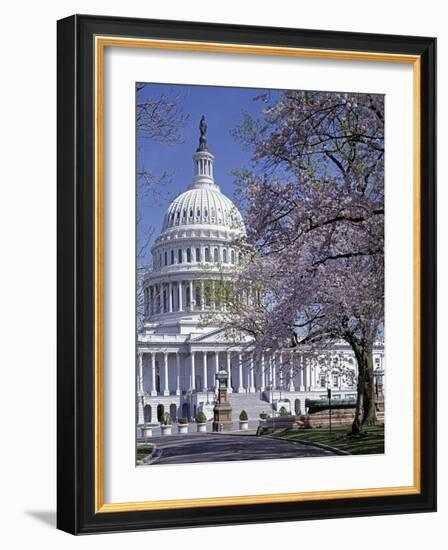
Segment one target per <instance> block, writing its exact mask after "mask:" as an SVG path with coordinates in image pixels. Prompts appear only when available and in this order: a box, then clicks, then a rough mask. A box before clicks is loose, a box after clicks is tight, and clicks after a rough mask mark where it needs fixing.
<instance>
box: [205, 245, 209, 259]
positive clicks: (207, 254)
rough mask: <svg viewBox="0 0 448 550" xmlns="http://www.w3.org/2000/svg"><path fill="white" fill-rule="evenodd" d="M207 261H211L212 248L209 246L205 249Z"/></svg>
mask: <svg viewBox="0 0 448 550" xmlns="http://www.w3.org/2000/svg"><path fill="white" fill-rule="evenodd" d="M205 261H206V262H209V261H210V249H209V248H206V249H205Z"/></svg>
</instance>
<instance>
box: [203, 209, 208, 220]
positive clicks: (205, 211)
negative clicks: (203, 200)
mask: <svg viewBox="0 0 448 550" xmlns="http://www.w3.org/2000/svg"><path fill="white" fill-rule="evenodd" d="M207 216H208V211H207V208H204V218H206V217H207Z"/></svg>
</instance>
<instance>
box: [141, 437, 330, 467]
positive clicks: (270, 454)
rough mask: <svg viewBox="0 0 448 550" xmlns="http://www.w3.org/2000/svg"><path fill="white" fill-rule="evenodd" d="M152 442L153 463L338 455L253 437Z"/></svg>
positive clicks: (304, 445)
mask: <svg viewBox="0 0 448 550" xmlns="http://www.w3.org/2000/svg"><path fill="white" fill-rule="evenodd" d="M148 442H149V443H154V444H155V445H156V453H155V455H154V457H153V459H152V461H151V463H152V464H183V463H193V462H224V461H229V460H262V459H277V458H299V457H317V456H333V455H334V454H336V453H333V452H332V451H331V450H330V449H322V448H319V447H314V446H312V445H307V444H303V443H297V442H293V441H285V440H281V439H273V438H269V437H255V436H250V435H221V434H211V433H206V434H188V435H172V436H164V437H152V438H150V439H148Z"/></svg>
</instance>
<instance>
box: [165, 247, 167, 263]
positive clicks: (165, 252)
mask: <svg viewBox="0 0 448 550" xmlns="http://www.w3.org/2000/svg"><path fill="white" fill-rule="evenodd" d="M165 265H168V252H167V251H166V250H165Z"/></svg>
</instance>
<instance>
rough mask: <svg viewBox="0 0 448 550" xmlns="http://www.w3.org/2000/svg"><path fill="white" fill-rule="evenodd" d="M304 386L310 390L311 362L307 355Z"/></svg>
mask: <svg viewBox="0 0 448 550" xmlns="http://www.w3.org/2000/svg"><path fill="white" fill-rule="evenodd" d="M305 376H306V380H305V387H306V389H307V390H308V391H309V390H311V363H310V359H309V357H307V358H306V359H305Z"/></svg>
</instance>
